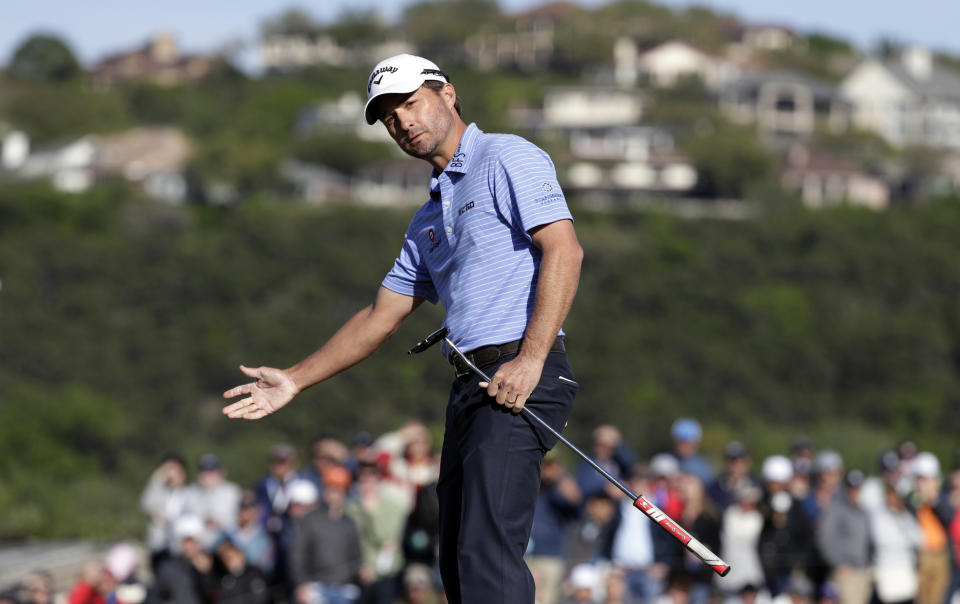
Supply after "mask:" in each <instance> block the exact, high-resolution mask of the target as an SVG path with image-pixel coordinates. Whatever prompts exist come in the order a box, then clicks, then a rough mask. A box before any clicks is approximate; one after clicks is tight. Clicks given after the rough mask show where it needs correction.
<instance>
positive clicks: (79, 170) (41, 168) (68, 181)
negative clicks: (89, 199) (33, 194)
mask: <svg viewBox="0 0 960 604" xmlns="http://www.w3.org/2000/svg"><path fill="white" fill-rule="evenodd" d="M96 153H97V148H96V144H95V142H94V137H93V136H84V137H81V138H78V139H75V140H71V141H68V142H66V143H52V144H48V145H40V146H37V147H35V148H32V149H30V150H29V154H28V155H26V157H23V158H21V161H20V163H19V165H18V166H17V167H16V168H15V169H14V170H13V172H12V174H13V176H15V177H16V178H23V179H31V180H32V179H46V180H49V181H50V183H51V184H52V185H53V187H54V188H56V189H57V190H58V191H63V192H65V193H83V192H84V191H86V190H87V189H89V188H90V187H91V186H93V183H94V180H95V172H94V161H95V159H96Z"/></svg>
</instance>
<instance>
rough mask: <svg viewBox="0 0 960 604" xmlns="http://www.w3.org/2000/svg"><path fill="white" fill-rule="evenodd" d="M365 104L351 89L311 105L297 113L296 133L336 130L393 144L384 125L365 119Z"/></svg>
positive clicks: (297, 134) (307, 134) (306, 133)
mask: <svg viewBox="0 0 960 604" xmlns="http://www.w3.org/2000/svg"><path fill="white" fill-rule="evenodd" d="M364 104H365V103H364V101H363V100H362V99H361V98H360V95H359V94H358V93H357V92H354V91H348V92H344V93H343V94H342V95H340V98H338V99H336V100H333V101H327V102H324V103H315V104H312V105H309V106H307V107H305V108H303V109H302V110H300V113H299V114H297V118H296V120H295V121H294V124H293V133H294V134H295V135H296V136H301V137H302V136H309V135H310V134H312V133H314V132H317V131H321V130H334V131H337V132H344V133H350V134H352V135H354V136H356V137H357V138H359V139H362V140H367V141H373V142H391V143H392V142H393V139H392V138H390V133H389V132H387V129H386V128H384V127H383V125H382V124H380V123H376V124H374V125H373V126H371V125H369V124H368V123H367V121H366V120H365V119H364V117H363V106H364Z"/></svg>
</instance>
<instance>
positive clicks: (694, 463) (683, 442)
mask: <svg viewBox="0 0 960 604" xmlns="http://www.w3.org/2000/svg"><path fill="white" fill-rule="evenodd" d="M670 437H671V438H672V439H673V453H674V455H676V457H677V461H678V462H679V464H680V471H681V472H683V473H684V474H692V475H694V476H696V477H698V478H699V479H700V480H701V482H703V484H705V485H707V484H710V483H712V482H713V479H714V476H715V475H716V474H715V472H714V471H713V467H712V466H711V465H710V462H709V461H707V458H706V457H704V456H703V455H702V454H701V453H700V440H701V439H702V438H703V430H702V429H701V428H700V422H698V421H697V420H695V419H693V418H690V417H681V418H679V419H677V420H676V421H674V422H673V425H671V426H670Z"/></svg>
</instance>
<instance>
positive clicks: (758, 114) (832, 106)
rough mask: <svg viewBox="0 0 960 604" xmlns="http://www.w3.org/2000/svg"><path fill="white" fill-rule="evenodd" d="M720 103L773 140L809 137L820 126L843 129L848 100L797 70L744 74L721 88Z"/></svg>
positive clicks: (732, 115)
mask: <svg viewBox="0 0 960 604" xmlns="http://www.w3.org/2000/svg"><path fill="white" fill-rule="evenodd" d="M719 103H720V109H721V110H722V111H723V112H724V113H725V114H726V115H727V116H728V117H729V118H730V119H732V120H733V121H736V122H738V123H741V124H756V126H757V129H758V131H759V133H760V135H761V136H763V137H764V138H765V139H767V140H768V141H772V142H775V143H776V142H780V143H784V142H785V143H790V142H793V141H795V140H796V139H804V138H808V137H809V136H810V135H812V134H813V132H814V131H815V130H816V129H817V128H819V127H823V128H825V129H827V130H829V131H831V132H842V131H844V130H846V129H847V127H848V125H849V113H850V107H849V103H847V102H846V101H845V100H844V99H843V98H842V97H841V96H840V95H839V93H838V92H837V90H835V89H834V88H833V86H831V85H829V84H827V83H825V82H821V81H819V80H816V79H814V78H812V77H810V76H806V75H803V74H798V73H791V72H775V71H767V72H755V73H748V74H743V75H741V76H740V77H738V78H736V79H735V80H733V81H731V82H729V83H727V84H726V85H725V86H724V87H723V88H722V89H721V90H720V96H719Z"/></svg>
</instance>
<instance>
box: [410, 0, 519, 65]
mask: <svg viewBox="0 0 960 604" xmlns="http://www.w3.org/2000/svg"><path fill="white" fill-rule="evenodd" d="M501 18H502V14H501V12H500V8H499V6H497V3H496V1H495V0H427V1H425V2H418V3H416V4H411V5H410V6H408V7H407V8H406V10H404V12H403V17H402V18H401V27H402V31H404V32H405V33H406V34H407V37H408V38H409V40H410V41H411V42H412V43H413V44H414V46H416V47H417V49H418V50H419V52H421V53H423V54H424V56H427V57H435V58H437V60H438V61H439V60H440V58H441V57H442V58H443V62H444V63H449V62H450V61H451V60H453V61H457V60H459V59H461V58H462V55H463V44H464V41H465V40H466V39H467V38H469V37H470V36H471V35H473V34H477V33H480V32H483V31H485V30H489V29H492V28H495V27H496V26H497V25H498V24H499V22H500V20H501Z"/></svg>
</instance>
